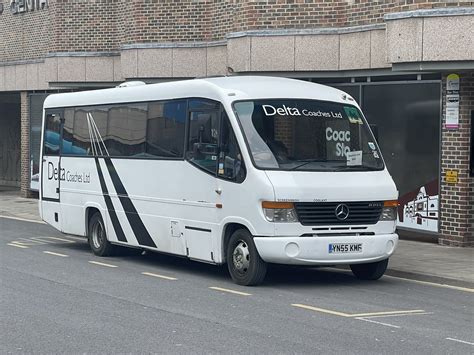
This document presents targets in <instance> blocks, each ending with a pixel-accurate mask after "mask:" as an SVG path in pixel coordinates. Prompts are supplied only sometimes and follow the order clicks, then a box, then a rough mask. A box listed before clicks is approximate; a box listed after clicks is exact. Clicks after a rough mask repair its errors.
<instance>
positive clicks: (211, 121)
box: [184, 99, 221, 262]
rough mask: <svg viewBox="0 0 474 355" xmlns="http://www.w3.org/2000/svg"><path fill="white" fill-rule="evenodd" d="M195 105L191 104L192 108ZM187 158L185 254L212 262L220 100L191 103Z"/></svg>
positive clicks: (215, 233)
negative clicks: (188, 209) (188, 215)
mask: <svg viewBox="0 0 474 355" xmlns="http://www.w3.org/2000/svg"><path fill="white" fill-rule="evenodd" d="M193 105H194V107H193ZM190 106H191V109H190V112H189V116H188V117H189V121H188V122H189V125H188V144H187V151H186V159H187V161H188V162H190V163H191V166H189V174H188V176H187V179H188V181H192V183H191V184H188V186H186V187H185V189H186V194H187V197H186V199H188V201H193V206H192V207H190V211H191V210H192V211H193V212H192V215H191V216H190V217H191V218H192V220H191V221H189V222H187V223H186V225H185V227H184V236H185V243H186V250H187V254H188V257H190V258H192V259H198V260H204V261H209V262H213V261H215V255H216V250H217V249H216V248H217V244H218V243H216V240H217V237H218V229H217V223H216V221H217V213H216V202H217V200H218V194H217V193H216V174H217V161H218V154H219V123H220V115H221V110H220V106H219V103H216V102H214V101H208V100H204V99H203V100H200V99H196V100H195V101H194V100H193V101H192V102H190Z"/></svg>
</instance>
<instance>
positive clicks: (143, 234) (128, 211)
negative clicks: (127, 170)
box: [104, 157, 156, 248]
mask: <svg viewBox="0 0 474 355" xmlns="http://www.w3.org/2000/svg"><path fill="white" fill-rule="evenodd" d="M104 160H105V164H106V165H107V169H108V171H109V174H110V178H111V179H112V183H113V184H114V187H115V191H116V192H117V195H118V198H119V199H120V202H121V203H122V206H123V209H124V211H125V215H126V216H127V219H128V221H129V222H130V226H131V227H132V230H133V233H134V234H135V238H137V241H138V244H140V245H145V246H148V247H153V248H156V244H155V243H154V242H153V239H151V236H150V233H148V230H147V229H146V227H145V225H144V224H143V221H142V219H141V218H140V216H139V214H138V212H137V209H136V208H135V206H134V205H133V203H132V201H131V200H130V197H128V194H127V190H125V187H124V186H123V184H122V181H121V180H120V177H119V176H118V174H117V171H116V170H115V166H114V164H113V163H112V160H111V159H110V158H108V157H104Z"/></svg>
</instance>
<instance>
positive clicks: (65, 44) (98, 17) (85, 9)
mask: <svg viewBox="0 0 474 355" xmlns="http://www.w3.org/2000/svg"><path fill="white" fill-rule="evenodd" d="M121 10H122V6H121V4H120V0H55V2H54V3H51V5H50V11H52V12H53V14H54V15H53V19H54V22H53V23H54V26H53V28H52V31H53V40H52V42H51V45H50V47H49V52H65V51H70V52H83V51H90V52H100V51H116V50H118V47H119V38H118V36H117V22H118V19H119V18H121V17H125V16H130V14H129V13H126V12H122V11H121ZM119 11H120V12H119Z"/></svg>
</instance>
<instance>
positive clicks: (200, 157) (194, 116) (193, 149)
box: [186, 111, 220, 174]
mask: <svg viewBox="0 0 474 355" xmlns="http://www.w3.org/2000/svg"><path fill="white" fill-rule="evenodd" d="M219 115H220V111H192V112H190V117H189V139H188V148H187V152H186V158H187V159H188V160H189V161H191V162H193V163H195V164H197V165H198V166H200V167H201V168H203V169H205V170H207V171H209V172H211V173H213V174H215V173H216V168H217V156H218V153H219V152H218V150H219V149H218V147H219V145H218V144H219V141H218V139H219Z"/></svg>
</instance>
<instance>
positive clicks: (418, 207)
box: [397, 179, 439, 232]
mask: <svg viewBox="0 0 474 355" xmlns="http://www.w3.org/2000/svg"><path fill="white" fill-rule="evenodd" d="M438 187H439V183H438V179H436V180H433V181H431V182H430V183H428V184H425V185H423V186H419V187H418V188H417V189H416V190H413V191H411V192H408V193H406V194H405V195H403V196H401V197H400V198H399V199H398V202H399V206H398V223H397V225H398V226H399V227H406V228H412V229H422V230H426V231H431V232H437V231H438V218H439V192H438V190H439V189H438Z"/></svg>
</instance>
